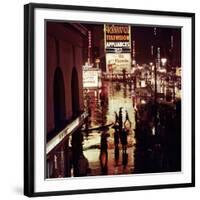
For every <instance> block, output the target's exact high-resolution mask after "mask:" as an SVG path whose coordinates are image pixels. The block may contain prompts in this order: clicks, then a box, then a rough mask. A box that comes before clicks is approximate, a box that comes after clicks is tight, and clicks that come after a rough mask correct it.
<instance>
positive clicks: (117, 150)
mask: <svg viewBox="0 0 200 200" xmlns="http://www.w3.org/2000/svg"><path fill="white" fill-rule="evenodd" d="M118 162H119V146H118V145H117V146H115V165H116V166H118Z"/></svg>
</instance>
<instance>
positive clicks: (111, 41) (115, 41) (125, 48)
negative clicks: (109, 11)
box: [104, 24, 131, 53]
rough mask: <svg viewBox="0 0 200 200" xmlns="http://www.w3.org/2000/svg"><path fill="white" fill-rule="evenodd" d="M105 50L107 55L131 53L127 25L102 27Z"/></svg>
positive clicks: (128, 27)
mask: <svg viewBox="0 0 200 200" xmlns="http://www.w3.org/2000/svg"><path fill="white" fill-rule="evenodd" d="M104 39H105V50H106V52H108V53H114V52H116V51H119V50H120V51H121V52H123V53H125V52H126V53H128V52H131V28H130V26H128V25H116V24H105V25H104Z"/></svg>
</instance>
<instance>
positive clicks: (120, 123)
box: [119, 107, 123, 134]
mask: <svg viewBox="0 0 200 200" xmlns="http://www.w3.org/2000/svg"><path fill="white" fill-rule="evenodd" d="M122 126H123V118H122V107H120V108H119V132H120V134H121V132H122Z"/></svg>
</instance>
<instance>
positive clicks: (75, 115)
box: [45, 22, 87, 178]
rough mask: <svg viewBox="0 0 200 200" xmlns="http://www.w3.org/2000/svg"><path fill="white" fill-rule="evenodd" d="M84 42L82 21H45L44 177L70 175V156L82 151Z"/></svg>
mask: <svg viewBox="0 0 200 200" xmlns="http://www.w3.org/2000/svg"><path fill="white" fill-rule="evenodd" d="M86 43H87V29H86V28H85V27H83V26H82V25H80V24H77V23H76V24H72V23H70V24H69V23H63V22H62V23H59V22H47V23H46V77H45V78H46V133H47V137H46V160H47V162H46V177H47V178H57V177H68V176H71V175H72V174H71V168H73V167H74V166H75V164H73V163H71V160H72V156H75V155H76V156H79V155H78V154H80V153H81V152H80V151H81V136H80V134H79V132H80V131H79V130H80V128H81V126H82V124H83V123H84V120H85V118H86V113H84V105H83V80H82V66H83V63H85V61H86V60H87V56H86V55H87V52H86V51H87V49H86V48H84V47H85V46H86V45H85V44H86ZM70 137H72V139H71V141H72V142H70V139H69V138H70ZM74 137H78V139H76V140H74V139H73V138H74ZM73 142H76V143H77V144H75V143H73ZM72 143H73V144H72ZM74 145H75V146H77V148H76V149H75V148H73V146H74ZM79 148H80V149H79ZM73 149H74V151H77V152H73ZM73 160H75V159H73ZM75 168H76V166H75ZM75 173H76V172H75Z"/></svg>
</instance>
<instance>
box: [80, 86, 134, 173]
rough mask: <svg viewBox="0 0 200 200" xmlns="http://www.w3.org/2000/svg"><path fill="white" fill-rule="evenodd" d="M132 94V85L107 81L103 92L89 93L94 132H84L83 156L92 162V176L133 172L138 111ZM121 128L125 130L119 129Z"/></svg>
mask: <svg viewBox="0 0 200 200" xmlns="http://www.w3.org/2000/svg"><path fill="white" fill-rule="evenodd" d="M132 92H133V91H132V88H131V87H130V86H129V85H128V84H124V83H116V82H115V83H113V82H104V83H103V86H102V89H101V90H87V91H86V94H85V100H86V102H85V103H86V105H87V108H88V112H89V115H90V117H89V119H88V127H87V128H88V129H89V130H90V131H88V132H85V133H84V142H83V153H84V155H85V157H86V158H87V159H88V161H89V168H90V173H89V174H88V175H102V174H109V175H111V174H128V173H132V172H133V170H134V144H135V138H134V136H135V132H134V129H135V110H134V107H133V102H132ZM120 112H121V113H120ZM120 117H121V118H122V119H121V120H120V119H118V118H120ZM116 118H117V119H116ZM127 118H128V119H127ZM116 121H117V122H116ZM120 121H121V123H122V124H121V125H120ZM118 123H119V124H118ZM120 127H121V128H122V129H123V130H121V131H120V130H118V129H120ZM125 129H126V130H125ZM123 134H124V136H123Z"/></svg>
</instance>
